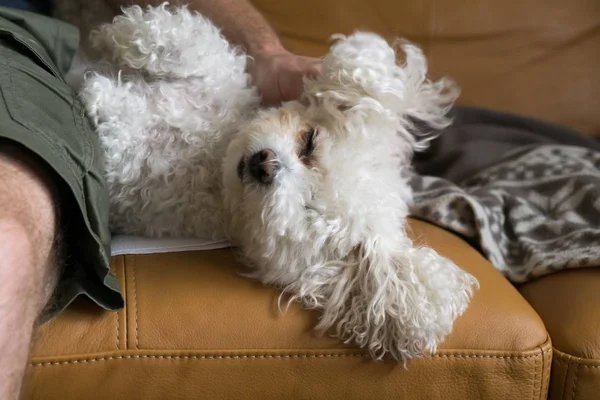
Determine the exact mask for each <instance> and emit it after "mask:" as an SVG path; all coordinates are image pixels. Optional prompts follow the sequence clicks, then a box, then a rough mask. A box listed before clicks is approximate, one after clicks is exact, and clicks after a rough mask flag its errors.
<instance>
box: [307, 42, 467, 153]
mask: <svg viewBox="0 0 600 400" xmlns="http://www.w3.org/2000/svg"><path fill="white" fill-rule="evenodd" d="M334 38H335V39H336V40H337V41H336V42H335V43H334V44H333V45H332V47H331V50H330V51H329V53H328V54H327V55H326V56H325V57H324V59H323V68H322V74H321V75H319V76H318V77H317V78H316V79H312V80H311V79H307V80H306V82H305V96H306V97H307V98H308V99H309V101H310V100H311V99H312V101H313V102H318V103H319V106H320V107H323V108H325V109H328V110H330V111H331V112H332V113H336V112H351V113H354V114H355V115H358V116H362V117H364V118H373V117H374V116H380V117H383V118H384V119H386V120H388V121H389V122H391V123H394V124H396V125H397V130H398V131H399V132H400V133H402V134H405V135H407V137H410V138H411V140H412V135H413V134H415V133H417V132H416V131H417V129H416V127H415V122H418V123H419V124H418V125H419V127H420V128H422V127H424V126H425V127H428V128H431V129H433V130H439V129H441V128H444V127H445V126H447V125H448V124H449V122H450V121H449V119H448V118H447V117H446V114H447V113H448V111H449V109H450V107H451V106H452V104H453V102H454V101H455V99H456V98H457V96H458V93H459V90H458V88H457V86H456V85H455V84H454V83H453V82H452V81H450V80H448V79H440V80H438V81H435V82H433V81H431V80H429V79H428V78H427V60H426V58H425V56H424V54H423V52H422V51H421V49H420V48H419V47H417V46H415V45H413V44H410V43H406V42H400V43H398V46H395V47H396V48H401V49H402V51H403V54H404V58H405V61H404V63H399V62H398V58H399V56H400V54H397V52H396V50H395V47H394V46H391V45H390V44H388V42H387V41H386V40H384V39H383V38H382V37H380V36H378V35H376V34H373V33H365V32H357V33H355V34H353V35H350V36H348V37H345V36H340V35H338V36H334ZM415 144H416V143H415ZM417 147H418V146H417Z"/></svg>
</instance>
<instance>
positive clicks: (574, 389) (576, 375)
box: [571, 364, 579, 400]
mask: <svg viewBox="0 0 600 400" xmlns="http://www.w3.org/2000/svg"><path fill="white" fill-rule="evenodd" d="M578 374H579V364H578V365H577V366H575V378H573V392H572V393H571V399H572V400H574V399H575V393H576V389H577V377H578Z"/></svg>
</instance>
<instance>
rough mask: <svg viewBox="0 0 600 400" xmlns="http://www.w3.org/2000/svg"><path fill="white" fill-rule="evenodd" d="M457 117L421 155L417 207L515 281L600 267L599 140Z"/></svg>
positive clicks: (504, 119) (520, 121)
mask: <svg viewBox="0 0 600 400" xmlns="http://www.w3.org/2000/svg"><path fill="white" fill-rule="evenodd" d="M454 118H455V120H454V121H455V122H454V123H453V125H452V126H451V127H449V128H448V129H446V131H445V132H443V133H442V135H440V137H439V138H438V139H436V140H435V141H434V142H433V143H432V147H431V149H430V150H429V151H427V152H426V153H423V154H421V155H418V156H417V158H416V159H415V169H416V173H417V174H415V176H414V177H413V180H412V185H413V189H414V192H415V206H414V208H413V210H412V215H413V216H415V217H417V218H420V219H423V220H426V221H429V222H431V223H434V224H436V225H438V226H440V227H443V228H445V229H448V230H450V231H453V232H455V233H457V234H458V235H460V236H462V237H463V238H465V239H466V240H467V241H469V242H470V243H471V244H472V245H474V246H475V247H476V248H477V249H479V250H480V251H481V252H482V253H483V254H484V255H485V257H486V258H487V259H489V260H490V261H491V263H492V264H493V265H494V266H495V267H496V268H498V270H500V271H501V272H502V273H503V274H504V275H505V276H506V277H507V278H508V279H509V280H511V281H512V282H514V283H522V282H526V281H529V280H531V279H533V278H536V277H539V276H542V275H545V274H548V273H551V272H553V271H557V270H562V269H566V268H579V267H594V266H596V267H597V266H600V140H597V139H594V138H590V137H584V136H581V135H580V134H578V133H577V132H574V131H571V130H569V129H567V128H563V127H559V126H555V125H552V124H548V123H545V122H542V121H536V120H532V119H528V118H522V117H518V116H514V115H507V114H502V113H497V112H492V111H487V110H479V109H474V108H464V107H458V108H456V109H455V111H454Z"/></svg>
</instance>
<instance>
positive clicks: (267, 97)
mask: <svg viewBox="0 0 600 400" xmlns="http://www.w3.org/2000/svg"><path fill="white" fill-rule="evenodd" d="M248 72H249V73H250V76H251V77H252V80H253V82H254V85H256V87H257V88H258V91H259V93H260V95H261V96H262V102H263V104H265V105H277V104H279V103H281V102H284V101H289V100H296V99H298V98H299V97H300V96H301V95H302V90H303V86H304V84H303V81H302V78H303V77H304V76H310V77H315V76H317V75H318V74H320V73H321V60H320V59H318V58H312V57H303V56H299V55H296V54H293V53H290V52H289V51H286V50H277V51H271V52H263V53H259V54H258V55H256V56H254V57H253V59H252V60H251V61H250V64H249V68H248Z"/></svg>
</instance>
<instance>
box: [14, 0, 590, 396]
mask: <svg viewBox="0 0 600 400" xmlns="http://www.w3.org/2000/svg"><path fill="white" fill-rule="evenodd" d="M255 4H256V5H257V6H258V7H259V9H260V10H261V11H263V12H264V14H265V15H266V16H267V18H268V19H269V20H270V21H271V22H272V23H273V25H274V26H275V28H276V29H277V30H278V32H280V33H281V35H282V38H283V39H284V40H285V43H286V44H287V45H288V47H289V48H290V49H292V50H294V51H297V52H299V53H303V54H309V55H321V54H322V53H323V52H324V51H325V49H326V41H327V38H328V37H329V35H330V34H332V33H335V32H345V33H349V32H352V31H353V30H355V29H364V30H373V31H377V32H380V33H382V34H384V35H387V36H390V37H391V36H405V37H408V38H409V39H411V40H413V41H416V42H417V43H419V44H420V45H422V46H423V47H424V49H425V51H426V53H427V55H428V57H429V60H430V63H431V67H432V70H433V73H434V74H435V75H437V76H439V75H443V74H447V75H450V76H452V77H453V78H454V79H456V80H457V81H458V82H459V84H460V85H461V86H462V88H463V96H462V99H461V102H462V103H463V104H473V105H478V106H484V107H489V108H494V109H499V110H506V111H510V112H516V113H521V114H526V115H530V116H535V117H540V118H544V119H547V120H550V121H554V122H558V123H562V124H566V125H570V126H572V127H575V128H577V129H579V130H581V131H582V132H584V133H586V134H592V135H600V78H599V74H598V65H600V2H598V1H597V0H569V1H564V0H527V1H520V2H517V1H505V0H482V1H476V0H452V1H450V0H446V1H434V0H428V1H425V0H421V1H414V0H413V1H411V0H369V1H361V0H337V1H336V0H304V1H299V0H298V1H291V0H290V1H283V0H260V1H256V2H255ZM411 227H412V230H413V232H412V234H413V236H414V237H416V238H419V240H420V241H425V242H427V243H428V244H430V245H432V246H433V247H435V248H436V249H437V250H438V251H439V252H440V253H442V254H444V255H446V256H448V257H450V258H452V259H453V260H454V261H455V262H456V263H457V264H459V265H461V266H462V267H463V268H465V269H466V270H468V271H470V272H471V273H473V274H474V275H475V276H476V277H477V278H478V279H479V281H480V283H481V289H480V291H479V292H477V294H476V295H475V297H474V299H473V302H472V305H471V307H470V308H469V309H468V311H467V312H466V314H465V315H464V316H463V317H461V318H460V319H459V320H458V321H457V324H456V328H455V331H454V333H453V334H452V335H451V336H450V337H449V338H448V340H447V341H446V342H445V343H444V345H443V346H442V348H441V349H440V350H439V352H438V353H437V354H435V355H434V356H432V357H428V358H423V359H418V360H415V361H413V362H410V363H409V364H408V368H407V369H404V368H403V367H402V366H401V365H397V364H395V363H392V362H372V361H369V360H368V359H367V358H365V357H364V355H363V353H362V352H361V351H360V350H357V349H355V348H352V347H348V346H343V345H341V344H340V343H338V342H337V341H335V340H332V339H328V338H323V337H321V338H319V337H315V336H314V335H313V333H312V331H311V326H312V325H313V323H314V321H315V315H314V314H313V313H310V312H306V311H302V310H300V309H299V308H294V307H292V309H290V310H289V312H288V313H287V314H286V315H284V316H280V315H278V313H277V308H276V297H277V293H276V291H275V290H273V289H271V288H266V287H262V286H261V285H259V284H258V283H256V282H254V281H250V280H247V279H243V278H240V277H239V276H238V275H237V272H238V271H240V270H242V269H243V266H242V265H240V264H238V263H237V262H236V261H235V259H234V256H233V254H232V253H231V252H229V251H227V250H219V251H208V252H188V253H179V254H170V255H167V254H164V255H145V256H119V257H115V258H114V259H113V263H112V268H113V271H114V273H115V274H116V276H117V277H118V278H119V281H120V282H121V285H122V288H123V291H124V293H125V296H126V301H127V307H126V308H125V309H124V310H122V311H120V312H118V313H106V312H102V311H100V310H99V309H98V308H97V307H94V306H93V305H91V304H89V302H87V301H85V300H81V301H77V302H76V303H75V304H73V305H72V306H71V307H70V308H69V309H68V310H67V312H65V313H64V314H62V315H61V316H60V317H59V318H57V319H56V320H54V321H52V322H50V323H48V324H46V325H45V326H43V328H42V329H41V330H40V332H39V333H38V337H37V339H36V343H35V346H34V349H33V351H32V359H31V368H30V374H29V377H28V378H29V379H28V384H27V385H26V395H25V397H26V398H29V399H192V398H194V399H195V398H206V399H218V398H236V399H237V398H247V399H269V398H272V399H292V398H294V399H295V398H299V399H343V398H357V399H370V398H376V399H385V398H399V399H413V398H414V399H416V398H421V399H437V398H443V399H468V398H469V399H470V398H473V399H544V398H546V397H547V396H549V397H550V398H553V399H562V398H564V399H597V398H600V314H599V311H598V310H600V290H599V289H598V288H600V270H599V269H587V270H572V271H569V272H565V273H560V274H556V275H553V276H549V277H546V278H542V279H539V280H537V281H534V282H532V283H530V284H527V285H524V286H522V287H519V288H514V287H513V286H511V285H510V284H509V283H508V282H507V281H506V280H505V279H504V278H503V277H502V276H501V275H500V274H499V273H498V272H496V271H495V270H494V268H493V267H492V266H491V265H490V264H489V263H488V262H487V261H486V260H485V259H483V258H482V257H481V256H480V255H479V254H478V253H477V252H476V251H474V250H473V249H472V248H471V247H469V246H468V245H467V244H466V243H465V242H463V241H462V240H461V239H459V238H457V237H456V236H454V235H452V234H450V233H448V232H445V231H443V230H441V229H439V228H436V227H434V226H432V225H429V224H426V223H423V222H418V221H412V222H411Z"/></svg>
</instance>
